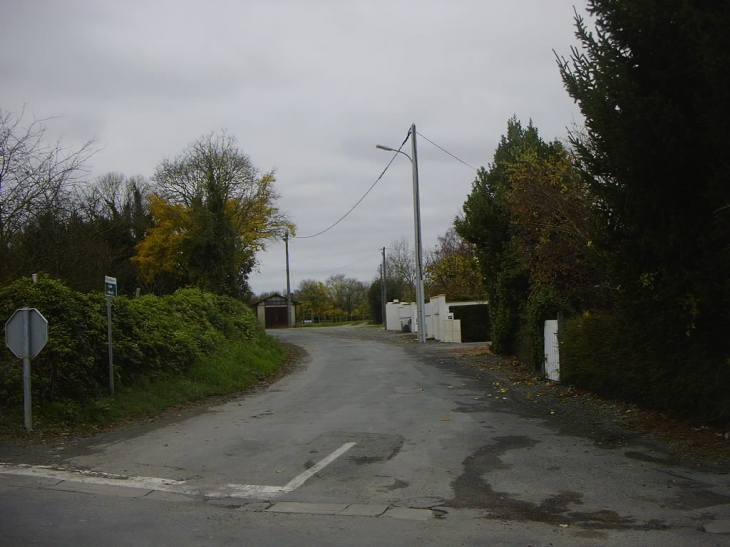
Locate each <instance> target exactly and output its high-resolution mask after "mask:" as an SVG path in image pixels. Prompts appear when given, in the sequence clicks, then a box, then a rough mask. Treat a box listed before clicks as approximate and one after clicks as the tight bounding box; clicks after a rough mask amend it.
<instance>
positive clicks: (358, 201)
mask: <svg viewBox="0 0 730 547" xmlns="http://www.w3.org/2000/svg"><path fill="white" fill-rule="evenodd" d="M410 136H411V132H410V130H408V134H407V135H406V138H405V139H404V140H403V142H402V143H401V145H400V146H399V147H398V151H397V152H395V153H394V154H393V157H392V158H390V161H389V162H388V165H386V166H385V169H383V172H382V173H380V176H379V177H378V178H377V179H375V182H373V184H372V185H371V186H370V188H368V190H367V192H365V193H364V194H363V196H362V197H361V198H360V199H359V200H357V203H355V205H353V206H352V207H351V208H350V210H349V211H347V212H346V213H345V214H344V215H342V216H341V217H340V218H339V220H337V221H336V222H335V223H334V224H332V225H331V226H329V227H328V228H325V229H324V230H322V231H321V232H317V233H316V234H312V235H309V236H294V237H295V238H296V239H312V238H313V237H317V236H321V235H322V234H324V233H325V232H329V231H330V230H331V229H332V228H334V227H335V226H337V225H338V224H339V223H340V222H342V221H343V220H345V218H347V216H348V215H349V214H350V213H352V212H353V211H354V210H355V208H356V207H357V206H358V205H360V203H362V200H364V199H365V198H366V197H367V195H368V194H369V193H370V192H371V191H372V189H373V188H375V185H376V184H378V182H380V179H382V178H383V176H384V175H385V172H386V171H387V170H388V168H389V167H390V166H391V164H392V163H393V162H394V161H395V157H396V156H397V155H398V154H399V153H400V149H401V148H403V145H404V144H405V143H407V142H408V138H409V137H410ZM424 138H425V137H424ZM427 140H428V139H427Z"/></svg>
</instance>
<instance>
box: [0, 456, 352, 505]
mask: <svg viewBox="0 0 730 547" xmlns="http://www.w3.org/2000/svg"><path fill="white" fill-rule="evenodd" d="M356 444H357V443H354V442H349V443H345V444H343V445H342V446H341V447H340V448H338V449H337V450H335V451H334V452H332V454H330V455H329V456H327V457H326V458H324V459H323V460H321V461H320V462H318V463H317V464H316V465H314V466H313V467H310V468H309V469H307V470H306V471H304V472H303V473H300V474H299V475H297V476H296V477H294V478H293V479H292V480H291V481H289V482H288V483H287V484H286V485H285V486H263V485H255V484H227V485H226V486H225V487H223V488H220V489H218V490H214V491H212V492H208V493H202V492H200V491H199V490H196V489H193V488H191V487H189V486H188V485H187V481H183V480H173V479H160V478H157V477H128V476H125V475H115V474H112V473H101V472H97V471H77V470H73V471H70V470H64V469H53V468H52V467H48V466H33V465H12V464H9V463H0V475H22V476H26V477H39V478H45V479H56V480H58V481H59V482H61V481H65V482H78V483H84V484H102V485H107V486H126V487H129V488H139V489H143V490H159V491H163V492H173V493H177V494H185V495H195V494H197V495H200V494H202V495H203V496H205V497H207V498H253V499H260V498H269V497H276V496H278V495H281V494H288V493H289V492H292V491H294V490H296V489H297V488H299V487H300V486H302V485H303V484H304V483H305V482H306V481H307V480H309V479H310V478H312V477H313V476H314V475H315V474H316V473H318V472H320V471H321V470H322V469H324V468H325V467H327V466H328V465H329V464H331V463H332V462H333V461H335V460H336V459H337V458H339V457H340V456H342V455H343V454H344V453H345V452H347V451H348V450H350V449H351V448H352V447H353V446H355V445H356Z"/></svg>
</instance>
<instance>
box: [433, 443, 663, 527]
mask: <svg viewBox="0 0 730 547" xmlns="http://www.w3.org/2000/svg"><path fill="white" fill-rule="evenodd" d="M495 441H496V442H495V443H494V444H490V445H488V446H485V447H482V448H480V449H479V450H477V451H476V452H474V453H473V454H472V455H471V456H469V457H468V458H466V459H465V460H464V462H463V465H464V473H463V474H462V475H461V476H459V477H458V478H457V479H456V480H454V482H453V483H452V485H453V488H454V498H453V499H450V500H444V502H443V504H442V506H444V507H452V508H455V509H460V508H469V509H484V510H485V511H486V512H485V515H484V516H485V518H489V519H496V520H516V521H532V522H543V523H546V524H551V525H557V526H560V525H563V526H566V525H569V526H578V527H580V528H585V529H590V530H601V529H610V530H617V529H633V530H658V529H666V528H668V527H667V526H666V525H665V524H663V523H662V522H659V521H650V522H648V523H636V521H635V519H634V518H632V517H629V516H621V515H619V514H618V513H616V512H615V511H607V510H600V511H592V512H587V511H578V510H575V509H574V508H575V506H580V505H582V504H583V501H582V499H583V494H581V493H580V492H572V491H568V490H563V491H559V492H556V493H555V494H554V495H552V496H550V497H548V498H546V499H544V500H542V502H541V503H540V504H535V503H531V502H528V501H524V500H520V499H517V498H515V497H514V496H513V495H512V494H509V493H505V492H496V491H494V490H493V489H492V487H491V485H490V484H489V483H487V482H486V481H485V480H484V479H483V476H484V475H485V474H487V473H489V472H491V471H495V470H499V469H505V468H508V467H509V466H508V465H506V464H505V463H504V462H503V461H502V460H501V458H500V456H502V455H503V454H505V453H506V452H507V451H509V450H516V449H521V448H531V447H533V446H536V445H537V444H538V441H535V440H534V439H530V438H529V437H521V436H509V437H500V438H496V439H495ZM591 537H598V536H595V535H591Z"/></svg>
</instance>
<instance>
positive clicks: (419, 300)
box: [375, 123, 426, 344]
mask: <svg viewBox="0 0 730 547" xmlns="http://www.w3.org/2000/svg"><path fill="white" fill-rule="evenodd" d="M410 137H411V156H409V155H408V154H406V153H405V152H402V151H400V150H396V149H395V148H390V147H388V146H381V145H379V144H376V145H375V148H378V149H380V150H387V151H388V152H397V153H398V154H403V155H404V156H405V157H406V158H408V159H409V160H411V166H412V167H413V224H414V231H415V233H416V306H417V312H416V313H417V321H418V326H417V328H418V342H419V343H421V344H423V343H425V342H426V308H425V302H424V296H423V292H424V291H423V245H422V244H421V198H420V197H419V193H418V153H417V150H416V124H415V123H414V124H413V125H411V130H410Z"/></svg>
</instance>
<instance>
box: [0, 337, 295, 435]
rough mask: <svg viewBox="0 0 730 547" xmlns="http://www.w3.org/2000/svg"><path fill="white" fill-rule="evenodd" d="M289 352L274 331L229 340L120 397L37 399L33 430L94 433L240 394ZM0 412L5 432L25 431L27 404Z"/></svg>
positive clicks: (125, 388) (120, 390)
mask: <svg viewBox="0 0 730 547" xmlns="http://www.w3.org/2000/svg"><path fill="white" fill-rule="evenodd" d="M286 357H287V351H286V349H285V348H284V347H283V346H282V345H281V344H279V342H278V341H277V340H276V339H275V338H273V337H271V336H263V337H261V338H259V339H257V340H255V341H250V342H240V341H239V342H233V343H228V344H226V345H225V346H224V347H221V348H220V349H219V350H218V351H217V352H215V353H214V354H213V355H210V356H208V357H206V358H201V359H198V361H197V362H196V363H195V365H194V366H193V369H192V370H191V371H190V372H189V373H188V374H186V375H184V376H183V375H175V376H160V377H157V378H146V377H142V378H138V379H137V380H136V381H135V382H134V383H132V384H130V385H120V386H116V390H115V392H116V393H115V396H114V397H102V398H98V399H94V400H91V401H89V402H88V403H86V404H79V403H73V402H53V403H43V404H42V405H38V406H36V405H35V404H34V405H33V406H34V408H33V430H34V432H35V433H40V434H62V433H64V432H68V431H69V430H72V431H75V432H79V433H84V432H87V433H93V432H94V431H98V430H101V429H106V428H108V427H109V426H112V425H114V424H117V423H121V422H125V421H130V420H137V419H140V418H145V417H151V416H154V415H156V414H158V413H160V412H161V411H163V410H166V409H169V408H172V407H178V406H182V405H185V404H188V403H191V402H196V401H200V400H203V399H206V398H208V397H214V396H220V395H231V394H235V393H238V392H241V391H245V390H246V389H249V388H251V387H252V386H254V385H255V384H256V383H257V382H260V381H262V380H264V379H266V378H267V377H269V376H270V375H271V374H273V373H274V372H275V371H276V370H277V369H278V368H279V367H280V366H281V365H282V364H283V363H284V362H285V360H286ZM0 412H1V413H0V433H5V434H10V435H19V434H22V433H23V432H24V431H25V430H24V429H23V409H22V405H21V406H20V407H16V408H11V409H7V408H5V409H0Z"/></svg>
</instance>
